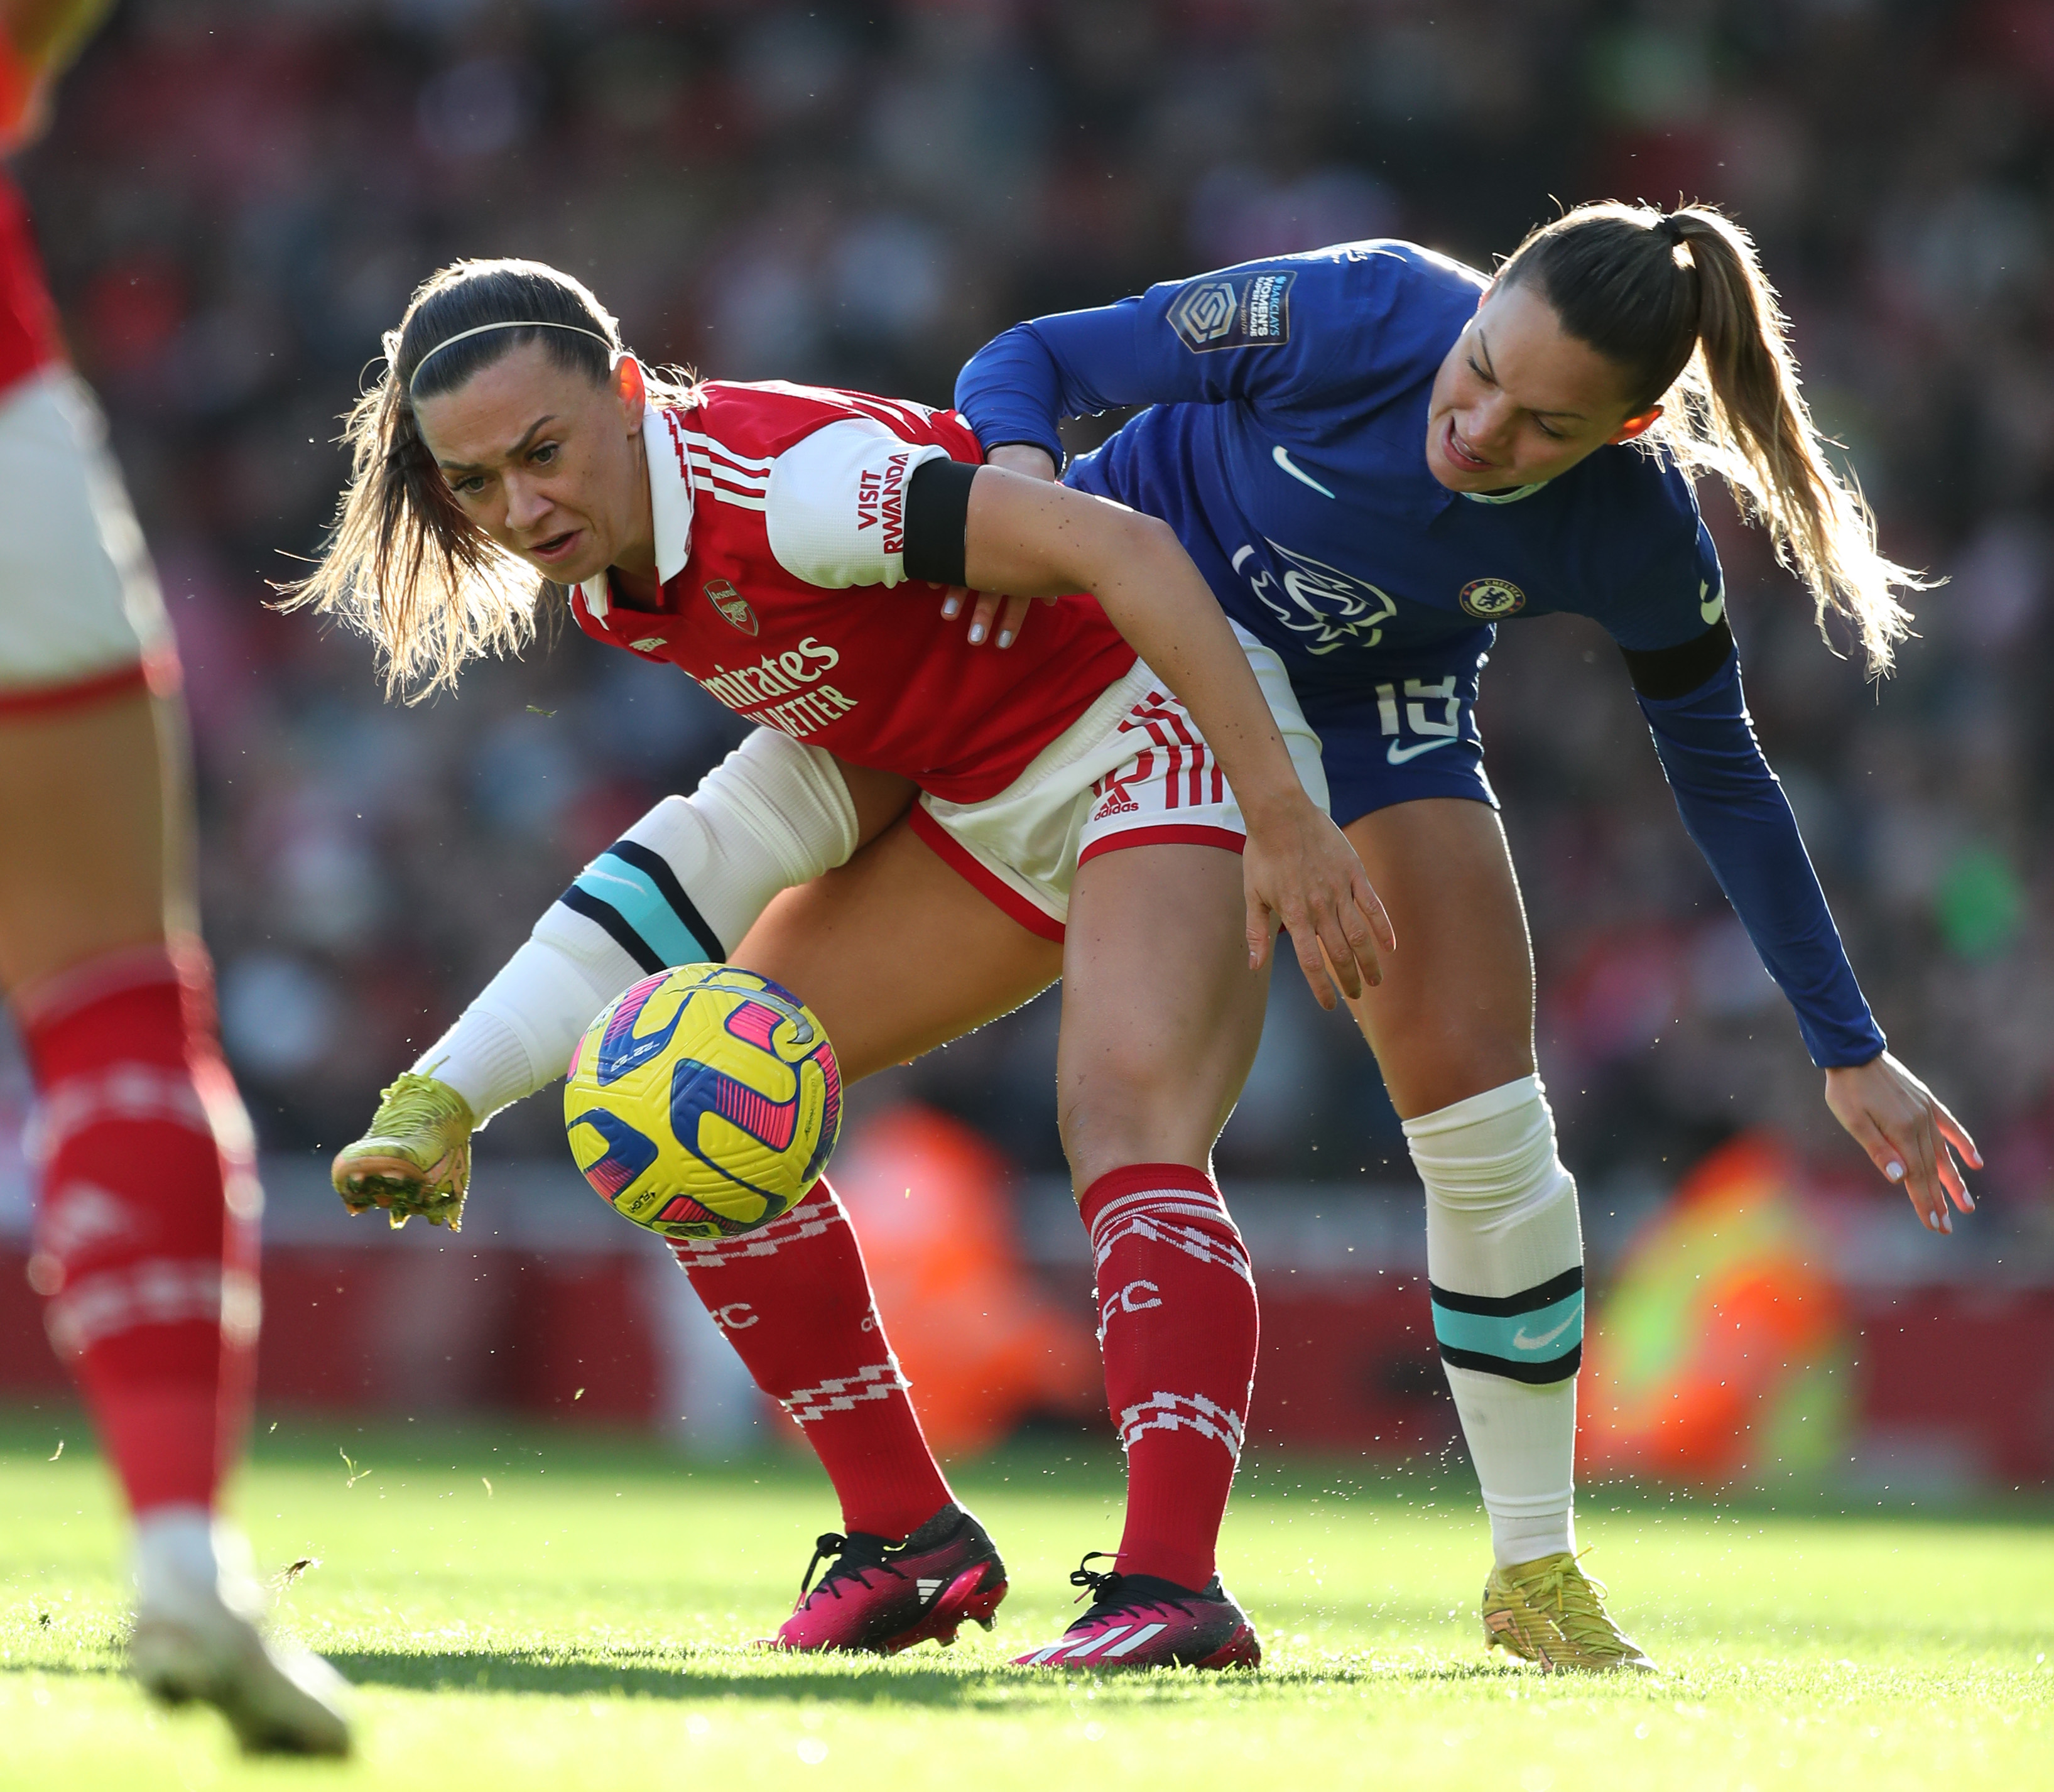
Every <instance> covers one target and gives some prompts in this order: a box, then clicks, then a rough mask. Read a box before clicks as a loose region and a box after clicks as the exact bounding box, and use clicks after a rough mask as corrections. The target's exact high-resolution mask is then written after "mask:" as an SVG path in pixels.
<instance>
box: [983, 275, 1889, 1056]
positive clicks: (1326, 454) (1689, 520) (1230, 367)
mask: <svg viewBox="0 0 2054 1792" xmlns="http://www.w3.org/2000/svg"><path fill="white" fill-rule="evenodd" d="M1484 284H1485V282H1484V279H1483V277H1482V276H1481V274H1479V273H1477V272H1476V271H1475V269H1472V268H1466V267H1464V266H1462V265H1461V264H1460V263H1459V262H1456V261H1449V260H1447V259H1446V257H1442V256H1439V255H1436V254H1434V253H1432V252H1431V251H1430V250H1424V249H1421V248H1419V247H1418V246H1415V245H1414V244H1411V243H1404V242H1359V243H1348V244H1344V245H1343V246H1340V247H1339V248H1336V249H1328V250H1319V251H1316V252H1315V253H1309V254H1304V255H1286V256H1281V257H1277V258H1276V259H1274V260H1272V261H1252V262H1249V263H1247V264H1246V265H1243V266H1241V267H1235V268H1226V269H1221V270H1220V271H1218V273H1209V274H1202V275H1200V276H1198V277H1197V278H1196V279H1194V280H1186V281H1178V282H1177V283H1176V284H1175V285H1163V286H1156V287H1151V289H1149V290H1148V291H1147V292H1146V293H1143V294H1142V295H1141V296H1140V297H1139V298H1133V299H1127V300H1124V301H1122V302H1121V303H1119V304H1118V305H1107V306H1104V307H1103V308H1100V309H1098V310H1095V311H1074V312H1065V313H1064V314H1062V315H1061V316H1053V317H1041V318H1037V319H1035V320H1033V321H1032V322H1029V323H1025V324H1019V325H1017V326H1016V327H1015V328H1013V329H1010V330H1008V331H1007V332H1005V334H1004V335H1002V336H999V337H997V339H996V340H994V341H992V342H990V343H989V344H986V346H985V347H984V348H982V349H980V350H979V351H978V354H977V356H975V358H974V360H972V361H971V362H970V364H969V365H968V366H967V367H965V368H964V369H963V371H962V376H961V378H960V379H958V381H957V383H956V405H957V408H958V409H959V410H960V411H962V413H963V415H965V416H966V418H967V419H969V420H970V426H971V427H972V428H973V429H974V430H976V432H977V434H978V439H979V440H980V441H982V442H983V443H984V445H985V446H986V448H987V449H989V448H992V447H994V446H997V445H998V444H999V443H1001V442H1036V443H1038V444H1040V445H1041V446H1042V447H1044V448H1045V449H1047V450H1049V453H1050V454H1053V456H1055V458H1056V459H1057V462H1060V461H1061V459H1062V447H1061V442H1060V438H1059V436H1058V435H1057V430H1056V425H1057V420H1058V419H1060V418H1063V417H1074V416H1080V415H1087V414H1088V413H1092V412H1096V411H1107V410H1110V409H1112V408H1113V407H1116V406H1127V405H1145V406H1147V407H1148V408H1147V410H1145V411H1143V412H1142V413H1141V414H1140V415H1139V416H1137V417H1135V418H1134V419H1131V421H1130V422H1128V423H1127V425H1126V426H1125V427H1124V428H1123V429H1121V430H1119V433H1118V434H1116V435H1115V436H1114V437H1113V438H1112V440H1110V441H1109V442H1107V443H1106V444H1105V445H1104V446H1103V447H1101V448H1100V449H1098V450H1096V452H1095V453H1093V454H1088V455H1085V456H1084V457H1083V458H1080V460H1079V461H1078V462H1076V464H1075V465H1074V466H1072V467H1071V468H1070V469H1069V470H1068V474H1067V475H1066V477H1067V478H1068V482H1069V483H1071V484H1072V485H1076V486H1079V487H1080V488H1081V489H1084V490H1086V491H1090V492H1094V493H1099V494H1100V495H1101V496H1103V497H1110V498H1114V499H1116V500H1118V501H1119V502H1121V503H1123V504H1127V505H1132V506H1133V507H1134V508H1135V509H1137V510H1141V511H1144V512H1147V513H1149V514H1150V515H1152V516H1156V517H1162V518H1163V520H1164V521H1166V522H1167V523H1169V524H1170V525H1171V526H1172V527H1173V528H1174V529H1175V530H1176V532H1177V535H1178V538H1179V539H1180V540H1182V543H1183V544H1184V547H1185V548H1186V551H1187V552H1189V553H1190V556H1191V558H1192V559H1193V560H1194V561H1195V562H1196V563H1197V564H1198V568H1199V570H1200V571H1201V572H1202V573H1203V574H1204V575H1205V576H1206V580H1207V581H1208V582H1209V583H1210V584H1211V586H1212V588H1213V590H1214V591H1215V592H1216V593H1217V594H1218V597H1219V599H1220V602H1221V603H1222V606H1223V607H1225V609H1226V611H1227V613H1228V614H1229V615H1231V616H1233V617H1234V619H1236V620H1237V621H1238V622H1239V623H1241V624H1242V625H1243V626H1244V627H1246V628H1248V629H1249V630H1250V631H1253V633H1254V634H1256V635H1259V636H1260V637H1261V639H1263V640H1265V641H1266V642H1268V643H1269V645H1270V646H1273V647H1274V648H1276V649H1277V651H1278V652H1279V653H1280V654H1282V655H1283V656H1284V658H1285V663H1286V665H1287V666H1289V668H1290V673H1291V682H1292V684H1293V686H1294V687H1295V688H1296V689H1297V691H1298V692H1299V694H1300V697H1301V698H1304V699H1305V700H1306V702H1307V710H1308V714H1311V713H1314V712H1315V711H1316V710H1317V711H1319V712H1320V713H1322V715H1323V717H1324V720H1323V721H1322V722H1321V723H1320V724H1319V725H1321V726H1322V727H1323V728H1325V729H1328V735H1329V736H1330V737H1331V738H1330V741H1329V745H1328V756H1329V760H1330V761H1331V760H1333V759H1334V758H1335V757H1336V755H1337V754H1338V756H1340V758H1342V759H1344V760H1348V764H1345V765H1340V766H1336V765H1335V764H1330V765H1329V779H1330V781H1331V780H1333V779H1334V777H1335V776H1336V773H1337V772H1348V769H1349V766H1351V765H1352V766H1354V768H1355V769H1356V771H1357V772H1360V771H1362V770H1363V768H1365V767H1369V766H1373V765H1374V764H1375V763H1376V762H1377V760H1378V758H1379V755H1380V756H1381V758H1382V759H1383V760H1387V761H1388V764H1389V765H1390V766H1391V767H1400V766H1401V764H1402V765H1403V768H1406V769H1405V772H1404V775H1405V776H1407V777H1410V778H1413V779H1414V780H1415V784H1414V785H1413V786H1412V787H1411V788H1410V794H1411V795H1418V794H1429V793H1434V792H1430V789H1429V785H1428V782H1427V781H1425V780H1426V778H1427V774H1428V772H1432V773H1433V774H1434V775H1435V776H1438V775H1441V774H1444V773H1447V772H1449V770H1450V767H1453V766H1454V765H1456V764H1458V762H1459V763H1465V764H1467V763H1472V761H1464V760H1462V753H1461V752H1460V751H1459V750H1458V752H1457V753H1450V754H1448V755H1447V756H1445V757H1442V758H1438V759H1430V760H1418V758H1417V756H1418V755H1419V754H1422V753H1429V752H1430V751H1432V750H1433V749H1435V748H1438V747H1443V746H1448V745H1454V743H1455V741H1458V740H1460V741H1463V742H1465V743H1466V746H1467V748H1468V749H1473V751H1474V761H1473V762H1474V763H1475V764H1477V765H1478V771H1477V773H1476V776H1475V777H1474V780H1473V783H1472V784H1466V785H1462V786H1460V788H1455V787H1454V786H1450V787H1449V788H1446V790H1445V791H1443V792H1440V793H1444V794H1454V795H1466V796H1476V797H1478V798H1480V799H1483V800H1488V798H1489V788H1488V786H1486V785H1485V784H1483V783H1482V781H1481V771H1480V761H1481V749H1480V746H1479V745H1478V743H1477V741H1476V739H1475V736H1474V731H1473V724H1470V723H1469V722H1468V721H1466V705H1464V704H1463V703H1462V701H1460V686H1461V682H1462V680H1461V678H1459V677H1457V676H1450V674H1455V673H1459V672H1460V671H1461V669H1462V667H1463V666H1466V667H1467V669H1468V670H1467V673H1466V677H1467V678H1469V679H1470V681H1471V682H1470V690H1472V691H1473V690H1474V677H1475V674H1476V670H1477V668H1478V666H1479V664H1480V662H1481V658H1482V655H1483V654H1484V652H1485V650H1486V649H1487V648H1488V647H1489V645H1490V643H1491V640H1492V638H1493V635H1492V631H1493V628H1494V627H1495V626H1496V625H1497V623H1500V622H1502V621H1505V620H1507V619H1513V618H1517V617H1525V616H1538V615H1547V614H1548V613H1549V612H1551V611H1573V612H1575V613H1576V614H1578V615H1586V616H1590V617H1592V618H1594V619H1596V621H1597V622H1598V623H1600V624H1601V625H1602V626H1603V627H1604V628H1605V629H1606V630H1607V631H1608V632H1609V633H1610V634H1611V637H1612V639H1614V640H1615V641H1616V642H1617V643H1619V646H1622V647H1623V648H1624V649H1626V650H1627V652H1628V653H1630V654H1642V653H1647V652H1654V651H1657V650H1661V649H1663V648H1668V647H1675V646H1682V645H1684V644H1685V643H1690V642H1693V641H1701V640H1702V639H1704V638H1705V636H1706V634H1707V633H1708V631H1710V630H1712V629H1713V628H1714V627H1716V626H1717V625H1718V623H1719V622H1720V621H1721V620H1722V616H1723V613H1724V610H1725V592H1724V589H1723V586H1722V581H1721V578H1720V575H1719V564H1718V555H1717V554H1716V553H1715V552H1714V550H1713V547H1712V541H1711V537H1710V534H1708V533H1707V532H1706V529H1705V526H1704V523H1703V521H1702V519H1701V518H1700V517H1699V516H1698V505H1697V500H1696V498H1695V497H1694V495H1693V494H1692V493H1691V490H1690V482H1689V481H1687V480H1686V479H1685V478H1684V477H1683V476H1682V474H1681V473H1680V472H1679V471H1678V470H1677V469H1676V467H1675V466H1674V464H1673V463H1672V462H1670V461H1669V460H1668V459H1666V458H1664V457H1663V456H1662V454H1659V452H1650V451H1648V450H1643V449H1641V448H1639V447H1634V446H1618V447H1607V448H1600V449H1599V450H1597V452H1596V453H1595V454H1591V455H1589V456H1588V457H1586V458H1584V460H1582V461H1580V462H1578V463H1577V464H1576V466H1574V467H1572V468H1571V469H1570V470H1569V471H1568V472H1567V473H1565V474H1562V475H1561V476H1560V477H1559V478H1556V479H1553V480H1551V481H1548V482H1547V483H1546V484H1544V485H1537V486H1529V487H1525V488H1522V489H1519V490H1517V491H1511V492H1504V493H1492V494H1489V495H1487V496H1484V497H1473V496H1469V495H1465V494H1462V493H1454V492H1450V491H1449V490H1448V489H1446V487H1444V486H1443V485H1441V484H1440V483H1439V482H1438V481H1437V480H1436V479H1435V478H1434V476H1433V474H1430V472H1428V471H1427V469H1426V408H1427V404H1428V401H1429V399H1430V396H1431V395H1432V391H1433V386H1434V375H1436V373H1438V371H1439V369H1440V366H1441V363H1442V360H1444V359H1445V358H1446V355H1447V352H1448V350H1449V348H1450V347H1451V346H1452V345H1453V344H1454V342H1455V340H1456V339H1457V338H1458V337H1459V336H1461V334H1462V329H1463V327H1464V326H1465V325H1466V324H1467V323H1468V321H1469V320H1470V318H1471V317H1472V316H1474V315H1475V312H1476V307H1477V301H1478V298H1479V297H1481V294H1482V292H1483V289H1484ZM1714 644H1716V643H1714ZM1419 674H1423V676H1420V675H1419ZM1395 678H1403V679H1404V680H1405V692H1406V701H1405V702H1404V703H1403V705H1401V704H1400V701H1399V698H1398V695H1397V690H1396V686H1395ZM1414 698H1417V699H1419V701H1412V700H1413V699H1414ZM1428 699H1433V700H1435V701H1438V700H1442V699H1445V700H1446V720H1445V721H1440V720H1437V719H1436V718H1435V717H1434V716H1433V715H1430V714H1429V713H1428V712H1429V709H1430V708H1431V705H1430V703H1429V701H1427V700H1428ZM1639 699H1640V706H1641V709H1642V712H1643V714H1645V715H1646V717H1647V721H1648V725H1649V727H1650V729H1651V731H1652V732H1653V734H1654V737H1655V748H1656V750H1657V751H1658V752H1659V753H1660V755H1661V757H1662V768H1663V769H1664V770H1665V771H1666V772H1667V774H1668V776H1669V782H1670V788H1671V789H1672V790H1673V791H1674V793H1675V796H1676V804H1677V807H1678V809H1679V810H1680V811H1681V812H1682V819H1683V823H1684V826H1685V827H1686V828H1687V829H1688V830H1689V831H1690V836H1691V838H1692V839H1694V840H1695V841H1696V842H1697V843H1698V846H1699V847H1700V848H1701V849H1702V851H1703V852H1704V855H1705V857H1706V860H1707V861H1708V862H1709V863H1710V866H1711V868H1712V870H1713V873H1714V875H1715V876H1716V877H1717V878H1718V880H1719V882H1720V884H1721V886H1722V887H1723V888H1724V889H1725V892H1726V894H1727V895H1728V897H1729V898H1730V899H1731V900H1732V902H1733V906H1734V908H1735V910H1737V911H1738V913H1739V914H1740V917H1741V921H1742V922H1744V923H1745V925H1746V927H1747V930H1748V933H1749V937H1751V938H1752V939H1753V941H1754V943H1755V945H1756V948H1757V949H1758V950H1759V951H1760V952H1761V956H1762V961H1763V962H1764V963H1765V965H1767V966H1768V967H1769V970H1770V972H1771V973H1772V974H1773V976H1774V977H1776V979H1777V982H1778V983H1780V984H1781V985H1782V987H1783V989H1784V993H1785V994H1787V995H1788V996H1789V998H1790V1000H1791V1002H1792V1005H1793V1006H1794V1007H1795V1008H1796V1011H1797V1018H1798V1024H1799V1026H1800V1028H1802V1030H1803V1032H1804V1039H1805V1043H1807V1045H1808V1046H1809V1047H1810V1048H1811V1051H1812V1057H1813V1059H1815V1060H1816V1062H1817V1063H1820V1064H1824V1065H1846V1064H1860V1063H1867V1062H1868V1061H1869V1060H1870V1059H1872V1058H1874V1057H1875V1055H1876V1054H1877V1053H1878V1052H1879V1051H1882V1050H1883V1034H1882V1032H1881V1030H1880V1029H1879V1028H1878V1027H1877V1026H1876V1024H1875V1016H1872V1015H1871V1013H1870V1012H1869V1010H1868V1004H1867V1002H1865V1001H1864V1000H1863V999H1862V994H1861V989H1860V986H1859V984H1858V983H1857V982H1856V981H1855V975H1854V972H1853V970H1852V969H1851V967H1850V966H1849V965H1848V963H1847V954H1846V953H1845V951H1844V950H1843V948H1842V946H1841V943H1840V934H1839V932H1838V930H1837V929H1836V928H1835V927H1834V925H1833V921H1832V915H1831V914H1830V913H1829V912H1828V909H1827V907H1826V901H1825V896H1824V893H1823V892H1822V891H1821V890H1820V888H1819V882H1818V878H1817V877H1816V875H1815V874H1814V873H1813V871H1812V864H1811V861H1810V859H1809V858H1808V856H1807V855H1806V853H1805V851H1804V842H1803V840H1802V839H1800V837H1799V835H1798V832H1797V824H1796V818H1795V817H1794V816H1793V815H1792V813H1791V811H1790V805H1789V804H1788V801H1787V800H1785V798H1784V794H1783V791H1782V788H1781V785H1780V784H1778V783H1777V780H1776V775H1775V773H1774V772H1772V771H1770V770H1769V764H1768V762H1767V761H1766V760H1765V759H1764V758H1763V757H1762V755H1761V746H1760V745H1759V743H1758V742H1757V741H1756V739H1755V737H1754V730H1753V725H1752V723H1751V721H1749V717H1748V713H1747V705H1746V701H1745V696H1744V694H1743V693H1742V690H1741V678H1740V664H1739V661H1738V659H1737V657H1736V656H1735V655H1734V654H1733V652H1732V650H1731V649H1730V647H1728V648H1727V649H1726V650H1725V653H1724V655H1723V662H1722V665H1721V666H1719V667H1718V670H1711V671H1708V672H1707V674H1706V676H1705V678H1704V680H1703V682H1702V683H1701V684H1700V685H1698V687H1697V688H1696V689H1695V690H1690V691H1686V692H1683V693H1682V694H1670V693H1660V692H1658V693H1657V694H1650V693H1649V692H1647V691H1645V690H1643V691H1642V692H1641V693H1640V694H1639ZM1365 702H1367V703H1369V704H1371V705H1373V707H1372V709H1371V712H1370V713H1371V717H1373V720H1372V721H1369V722H1365V723H1363V725H1359V726H1356V727H1354V728H1352V729H1351V728H1349V727H1348V726H1347V725H1346V723H1347V721H1348V713H1349V712H1350V710H1351V709H1355V710H1357V711H1359V710H1360V709H1361V708H1362V706H1363V705H1364V703H1365ZM1401 707H1402V708H1403V712H1404V713H1405V715H1406V716H1407V717H1413V716H1414V713H1415V711H1416V712H1417V716H1418V719H1417V720H1414V721H1409V722H1408V724H1407V725H1410V726H1412V727H1414V728H1415V729H1418V730H1419V731H1420V732H1421V734H1422V738H1420V739H1419V740H1416V741H1411V740H1408V741H1405V742H1403V743H1402V744H1401V742H1400V741H1399V740H1398V739H1397V738H1395V734H1396V731H1397V729H1398V728H1399V712H1400V709H1401ZM1458 712H1459V713H1460V714H1461V717H1462V718H1463V719H1462V720H1461V721H1458ZM1336 723H1339V724H1341V725H1340V726H1338V727H1337V726H1336ZM1323 737H1326V736H1323ZM1384 737H1392V738H1390V739H1386V738H1384ZM1358 760H1359V761H1360V764H1356V761H1358ZM1415 765H1416V766H1417V767H1423V768H1426V769H1425V770H1417V769H1415ZM1443 782H1444V784H1445V783H1446V779H1444V780H1443ZM1336 788H1339V786H1338V785H1336ZM1379 794H1380V795H1381V796H1385V797H1390V792H1389V790H1388V789H1385V790H1383V791H1382V792H1373V791H1372V790H1371V786H1370V785H1369V784H1367V782H1363V783H1362V784H1361V787H1360V788H1359V790H1358V791H1357V792H1356V796H1357V800H1358V802H1359V801H1361V800H1363V797H1364V796H1371V795H1379ZM1391 800H1409V796H1398V797H1395V798H1391ZM1355 812H1356V813H1363V812H1366V811H1365V810H1364V809H1363V808H1357V809H1356V811H1355Z"/></svg>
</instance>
